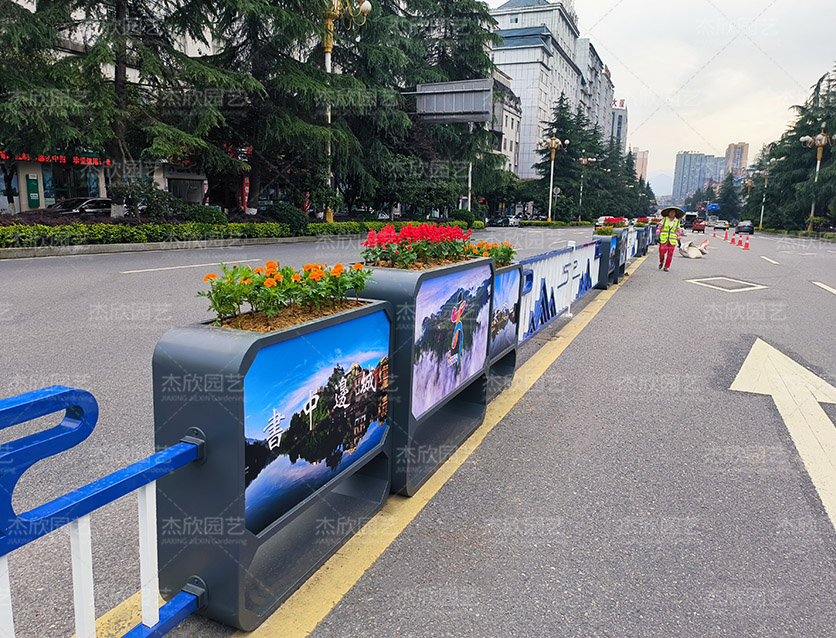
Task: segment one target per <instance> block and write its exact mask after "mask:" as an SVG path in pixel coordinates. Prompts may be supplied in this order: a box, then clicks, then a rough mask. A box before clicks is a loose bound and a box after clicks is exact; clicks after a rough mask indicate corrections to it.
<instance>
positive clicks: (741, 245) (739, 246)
mask: <svg viewBox="0 0 836 638" xmlns="http://www.w3.org/2000/svg"><path fill="white" fill-rule="evenodd" d="M737 247H738V248H743V235H738V237H737Z"/></svg>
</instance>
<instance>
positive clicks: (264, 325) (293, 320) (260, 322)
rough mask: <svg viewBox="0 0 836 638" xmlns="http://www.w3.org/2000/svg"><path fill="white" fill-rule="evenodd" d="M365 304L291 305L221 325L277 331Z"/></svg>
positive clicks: (260, 330) (343, 302)
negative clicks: (270, 314) (273, 312)
mask: <svg viewBox="0 0 836 638" xmlns="http://www.w3.org/2000/svg"><path fill="white" fill-rule="evenodd" d="M365 305H366V304H365V302H362V301H352V300H349V301H342V302H338V303H335V304H333V305H330V306H321V307H319V308H315V307H314V306H290V307H288V308H284V309H283V310H282V311H281V312H279V314H277V315H273V316H272V317H268V316H267V313H264V312H257V313H255V314H252V313H249V314H246V315H242V316H241V317H236V318H234V319H227V320H226V321H224V322H223V324H221V325H222V327H224V328H230V329H231V330H246V331H248V332H275V331H276V330H284V329H285V328H292V327H293V326H298V325H300V324H303V323H306V322H308V321H313V320H314V319H322V318H323V317H328V316H330V315H335V314H337V313H338V312H345V311H346V310H353V309H355V308H362V307H363V306H365Z"/></svg>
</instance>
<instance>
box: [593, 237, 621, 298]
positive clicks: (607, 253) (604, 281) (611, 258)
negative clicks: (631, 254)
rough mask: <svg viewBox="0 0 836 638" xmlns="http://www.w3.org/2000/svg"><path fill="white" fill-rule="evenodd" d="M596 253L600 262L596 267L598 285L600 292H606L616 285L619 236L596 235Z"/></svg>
mask: <svg viewBox="0 0 836 638" xmlns="http://www.w3.org/2000/svg"><path fill="white" fill-rule="evenodd" d="M595 239H597V240H598V252H599V254H600V257H601V260H600V262H599V265H598V284H597V285H596V286H595V287H596V288H598V289H600V290H606V289H607V288H609V287H610V286H614V285H615V284H617V283H618V259H619V256H620V248H621V247H620V239H621V236H620V234H619V235H596V236H595Z"/></svg>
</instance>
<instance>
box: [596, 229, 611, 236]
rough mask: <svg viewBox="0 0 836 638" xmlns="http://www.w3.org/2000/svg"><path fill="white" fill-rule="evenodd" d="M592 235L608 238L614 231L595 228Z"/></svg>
mask: <svg viewBox="0 0 836 638" xmlns="http://www.w3.org/2000/svg"><path fill="white" fill-rule="evenodd" d="M593 234H595V235H605V236H610V235H614V234H615V231H614V230H613V229H612V228H596V229H595V232H594V233H593Z"/></svg>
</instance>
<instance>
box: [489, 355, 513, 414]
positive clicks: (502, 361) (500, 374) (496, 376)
mask: <svg viewBox="0 0 836 638" xmlns="http://www.w3.org/2000/svg"><path fill="white" fill-rule="evenodd" d="M516 371H517V350H516V348H514V349H513V350H511V352H509V353H508V354H506V355H505V356H504V357H500V358H499V359H498V360H497V361H495V362H494V363H492V364H491V367H490V369H489V371H488V403H490V402H491V401H493V400H494V399H495V398H496V397H498V396H499V395H500V394H502V393H503V392H504V391H505V390H507V389H508V388H510V387H511V383H513V381H514V373H515V372H516Z"/></svg>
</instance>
